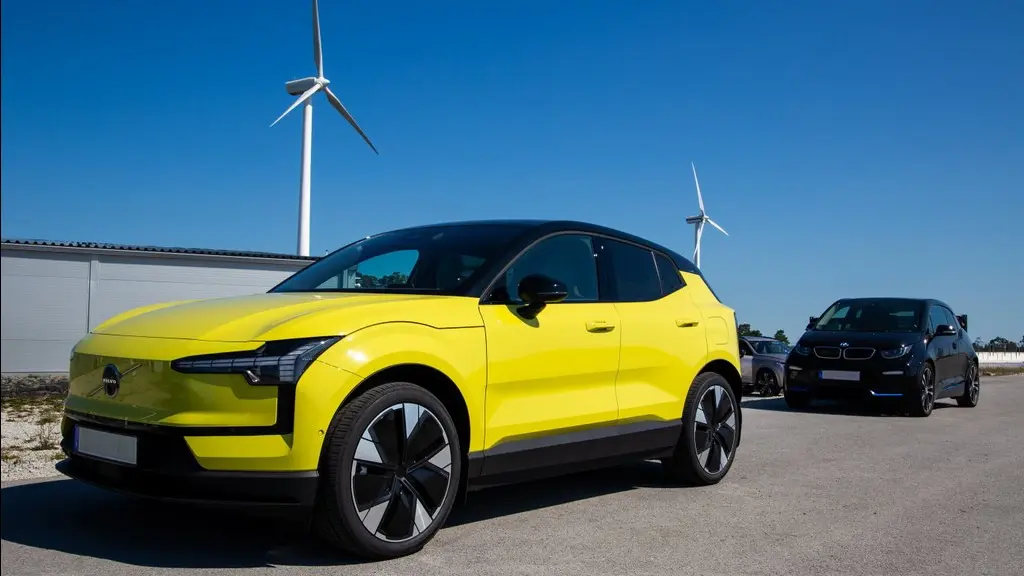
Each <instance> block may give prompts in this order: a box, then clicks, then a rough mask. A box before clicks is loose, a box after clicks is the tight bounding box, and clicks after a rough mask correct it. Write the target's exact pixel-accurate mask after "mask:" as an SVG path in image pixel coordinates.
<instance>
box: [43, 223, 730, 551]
mask: <svg viewBox="0 0 1024 576" xmlns="http://www.w3.org/2000/svg"><path fill="white" fill-rule="evenodd" d="M70 377H71V387H70V391H69V394H68V397H67V399H66V401H65V407H64V408H65V410H64V420H63V425H62V431H63V441H62V448H63V450H64V452H65V454H66V456H67V458H66V459H64V460H62V461H61V462H59V463H58V464H57V468H58V470H60V471H61V472H62V473H64V474H66V475H68V476H70V477H72V478H77V479H79V480H82V481H84V482H89V483H92V484H96V485H99V486H102V487H106V488H110V489H114V490H119V491H123V492H128V493H134V494H138V495H142V496H149V497H156V498H162V499H171V500H194V501H208V502H209V501H218V502H228V503H239V504H246V503H258V504H279V505H294V506H298V507H309V508H312V513H313V514H312V518H313V527H314V529H315V531H316V532H317V534H318V535H319V536H321V537H323V538H325V539H326V540H327V541H328V542H330V543H333V544H334V545H336V546H338V547H340V548H342V549H345V550H348V551H349V552H352V553H355V554H358V555H361V556H365V557H371V558H388V557H395V556H400V555H404V554H409V553H412V552H415V551H416V550H419V549H420V548H422V547H423V545H424V544H426V543H427V542H428V541H429V540H430V539H431V538H432V537H433V536H434V534H435V533H436V532H437V530H438V529H439V528H440V526H442V525H443V524H444V522H445V520H446V518H447V517H448V513H449V512H450V510H451V508H452V505H453V504H454V503H455V502H456V500H458V499H460V498H462V497H463V496H464V495H465V493H466V492H467V490H471V489H475V488H479V487H484V486H488V485H495V484H502V483H510V482H517V481H521V480H525V479H528V478H537V477H540V476H550V475H555V474H563V473H566V472H570V471H575V470H581V469H585V468H595V467H600V466H608V465H613V464H617V463H621V462H626V461H631V460H642V459H649V458H654V459H661V461H662V462H663V465H664V470H665V472H666V475H667V476H668V477H669V479H671V480H674V481H683V482H687V483H695V484H712V483H715V482H718V481H719V480H721V479H722V478H723V477H724V476H725V475H726V473H727V472H728V470H729V468H730V466H731V465H732V462H733V460H734V459H735V455H736V449H737V446H738V445H739V443H740V430H741V414H740V403H739V400H740V395H741V387H742V383H741V379H740V372H739V349H738V342H737V336H736V318H735V313H734V312H733V310H732V309H730V308H728V307H727V306H725V305H723V304H722V303H720V302H719V300H718V298H717V297H716V296H715V294H714V293H713V292H712V290H711V288H710V286H709V285H708V284H707V283H706V282H705V280H704V278H703V276H702V275H701V273H700V271H699V270H698V269H697V268H696V267H694V266H693V264H692V263H690V261H688V260H687V259H686V258H684V257H682V256H680V255H679V254H677V253H675V252H673V251H671V250H669V249H667V248H664V247H661V246H658V245H656V244H653V243H651V242H648V241H646V240H644V239H641V238H638V237H636V236H633V235H629V234H625V233H623V232H619V231H616V230H612V229H609V228H605V227H602V226H597V225H593V224H586V223H581V222H565V221H480V222H462V223H452V224H442V225H431V226H422V227H415V228H408V229H403V230H396V231H392V232H386V233H383V234H379V235H376V236H371V237H368V238H365V239H362V240H359V241H357V242H354V243H352V244H349V245H348V246H345V247H344V248H341V249H340V250H338V251H336V252H334V253H332V254H330V255H327V256H325V257H323V258H321V259H319V260H318V261H317V262H315V263H313V264H311V265H310V266H308V267H306V268H305V269H303V270H301V271H299V272H297V273H295V274H294V275H292V276H291V277H289V278H288V279H286V280H285V281H283V282H282V283H281V284H279V285H278V286H276V287H274V288H273V289H271V290H270V291H269V292H268V293H266V294H257V295H252V296H241V297H231V298H217V299H208V300H194V301H186V302H172V303H165V304H158V305H153V306H146V307H142V308H138V309H134V310H131V311H128V312H124V313H122V314H120V315H118V316H116V317H114V318H111V319H110V320H108V321H106V322H105V323H103V324H102V325H100V326H98V327H97V328H96V329H95V330H93V331H92V332H91V333H90V334H89V335H88V336H86V337H85V338H83V339H82V340H81V341H80V342H78V343H77V344H76V345H75V348H74V351H73V353H72V357H71V365H70Z"/></svg>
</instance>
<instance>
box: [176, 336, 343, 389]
mask: <svg viewBox="0 0 1024 576" xmlns="http://www.w3.org/2000/svg"><path fill="white" fill-rule="evenodd" d="M341 338H342V337H341V336H324V337H319V338H298V339H293V340H273V341H270V342H266V343H264V344H263V345H262V346H260V347H259V348H257V349H255V350H244V351H241V352H224V353H221V354H202V355H199V356H188V357H185V358H178V359H177V360H173V361H172V362H171V369H172V370H175V371H176V372H182V373H184V374H241V375H242V376H244V377H245V379H246V380H247V381H248V382H249V384H251V385H253V386H280V385H283V384H297V383H298V382H299V378H301V377H302V373H303V372H305V371H306V368H309V365H310V364H312V363H313V361H314V360H316V358H317V356H319V355H320V354H322V353H323V352H324V350H327V349H328V348H330V347H331V346H332V345H333V344H334V343H335V342H337V341H339V340H341Z"/></svg>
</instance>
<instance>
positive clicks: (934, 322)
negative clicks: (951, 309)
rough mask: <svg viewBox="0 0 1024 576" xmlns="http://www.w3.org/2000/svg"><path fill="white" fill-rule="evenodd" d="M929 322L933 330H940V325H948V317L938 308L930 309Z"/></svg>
mask: <svg viewBox="0 0 1024 576" xmlns="http://www.w3.org/2000/svg"><path fill="white" fill-rule="evenodd" d="M928 321H929V323H931V329H932V330H936V329H938V327H939V325H940V324H948V322H946V315H945V314H943V313H942V308H939V307H938V306H932V307H931V308H929V309H928Z"/></svg>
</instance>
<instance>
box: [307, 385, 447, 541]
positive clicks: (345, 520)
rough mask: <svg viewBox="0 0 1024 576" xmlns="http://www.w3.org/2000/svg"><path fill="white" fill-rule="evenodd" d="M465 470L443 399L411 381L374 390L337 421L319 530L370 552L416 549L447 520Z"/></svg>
mask: <svg viewBox="0 0 1024 576" xmlns="http://www.w3.org/2000/svg"><path fill="white" fill-rule="evenodd" d="M461 472H462V451H461V448H460V445H459V437H458V434H457V432H456V430H455V424H454V422H453V421H452V418H451V416H450V415H449V414H448V411H447V410H446V409H445V407H444V404H442V403H441V401H440V400H438V399H437V397H435V396H434V395H433V394H431V393H430V392H429V391H427V390H425V389H424V388H422V387H420V386H417V385H415V384H411V383H407V382H391V383H388V384H384V385H381V386H378V387H375V388H371V389H370V390H368V391H366V392H364V393H363V394H361V395H360V396H358V397H357V398H355V399H354V400H352V401H351V402H349V403H348V404H346V405H345V406H343V407H342V408H341V410H339V411H338V414H337V415H336V416H335V418H334V422H332V423H331V429H330V432H329V436H328V438H327V440H326V446H325V448H324V457H323V462H322V464H321V473H322V476H321V482H322V483H323V484H322V486H321V494H320V496H321V497H320V498H319V501H318V502H317V510H316V511H315V515H316V523H315V527H316V530H317V532H318V535H319V536H320V537H321V538H322V539H324V540H326V541H327V542H328V543H329V544H332V545H334V546H336V547H338V548H341V549H343V550H345V551H347V552H350V553H353V554H356V555H358V556H362V557H365V558H371V559H386V558H395V557H399V556H404V555H407V554H411V553H413V552H416V551H418V550H419V549H421V548H422V547H423V546H424V545H425V544H426V543H427V542H429V541H430V540H431V539H432V538H433V537H434V535H435V534H436V533H437V531H438V530H439V529H440V527H441V526H442V525H443V524H444V522H445V520H446V519H447V518H448V514H449V512H451V509H452V505H453V504H454V502H455V494H456V492H457V490H458V486H459V475H460V474H461Z"/></svg>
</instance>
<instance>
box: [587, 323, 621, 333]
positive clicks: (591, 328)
mask: <svg viewBox="0 0 1024 576" xmlns="http://www.w3.org/2000/svg"><path fill="white" fill-rule="evenodd" d="M614 329H615V325H614V324H612V323H611V322H608V321H607V320H590V321H589V322H587V332H610V331H612V330H614Z"/></svg>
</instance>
